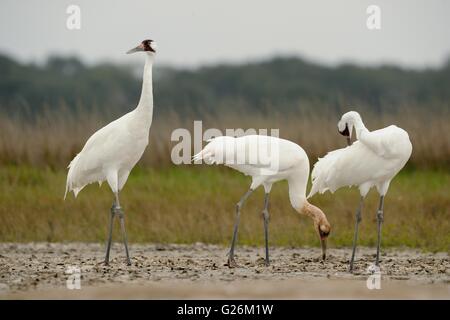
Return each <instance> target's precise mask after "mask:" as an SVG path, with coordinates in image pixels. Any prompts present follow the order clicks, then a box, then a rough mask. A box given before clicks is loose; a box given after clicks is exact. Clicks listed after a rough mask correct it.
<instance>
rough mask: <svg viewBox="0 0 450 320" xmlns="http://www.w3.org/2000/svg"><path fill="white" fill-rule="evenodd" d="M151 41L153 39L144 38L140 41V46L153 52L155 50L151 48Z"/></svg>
mask: <svg viewBox="0 0 450 320" xmlns="http://www.w3.org/2000/svg"><path fill="white" fill-rule="evenodd" d="M152 42H153V40H144V41H142V47H143V48H144V51H151V52H155V50H153V48H152V46H151V43H152Z"/></svg>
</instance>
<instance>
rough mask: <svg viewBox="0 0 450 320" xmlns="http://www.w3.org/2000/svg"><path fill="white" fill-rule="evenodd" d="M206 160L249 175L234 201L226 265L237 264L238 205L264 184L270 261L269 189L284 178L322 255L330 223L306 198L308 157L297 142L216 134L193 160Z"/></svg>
mask: <svg viewBox="0 0 450 320" xmlns="http://www.w3.org/2000/svg"><path fill="white" fill-rule="evenodd" d="M200 160H203V161H204V162H205V163H207V164H223V165H225V166H228V167H230V168H233V169H235V170H237V171H239V172H242V173H244V174H245V175H249V176H251V177H252V184H251V186H250V189H249V190H248V191H247V192H246V193H245V194H244V196H243V197H242V198H241V199H240V200H239V202H238V203H237V204H236V218H235V219H236V220H235V225H234V231H233V238H232V241H231V248H230V252H229V255H228V266H229V267H234V266H236V262H235V260H234V247H235V243H236V239H237V232H238V226H239V219H240V213H241V208H242V206H243V205H244V202H245V201H246V200H247V198H248V197H249V196H250V195H251V194H252V192H253V191H254V190H255V189H256V188H258V187H259V186H261V185H262V186H263V187H264V191H265V198H264V208H263V211H262V213H263V219H264V237H265V247H266V260H265V262H266V265H268V264H269V243H268V241H269V240H268V223H269V211H268V207H269V193H270V190H271V188H272V185H273V183H275V182H277V181H280V180H287V181H288V184H289V199H290V201H291V204H292V207H294V209H295V210H296V211H297V212H298V213H300V214H302V215H306V216H308V217H310V218H311V219H312V221H313V225H314V230H315V232H316V233H317V235H318V237H319V239H320V242H321V245H322V257H323V259H325V256H326V240H327V238H328V235H329V233H330V230H331V227H330V224H329V223H328V220H327V217H326V216H325V214H324V213H323V212H322V210H320V209H319V208H318V207H316V206H314V205H312V204H310V203H309V202H308V201H307V200H306V186H307V183H308V178H309V160H308V157H307V155H306V153H305V151H304V150H303V149H302V148H301V147H300V146H299V145H297V144H295V143H293V142H291V141H288V140H284V139H279V138H276V137H270V136H261V135H248V136H243V137H238V138H234V137H227V136H222V137H216V138H213V139H211V140H209V143H208V144H207V145H206V146H205V148H203V150H202V151H200V152H199V153H198V154H196V155H195V156H194V161H200Z"/></svg>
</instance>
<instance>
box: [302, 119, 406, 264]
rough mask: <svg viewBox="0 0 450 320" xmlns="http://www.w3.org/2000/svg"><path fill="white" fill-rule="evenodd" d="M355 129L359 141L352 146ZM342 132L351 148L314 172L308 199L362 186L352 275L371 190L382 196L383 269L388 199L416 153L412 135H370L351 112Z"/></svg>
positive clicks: (391, 131) (390, 131)
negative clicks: (410, 137)
mask: <svg viewBox="0 0 450 320" xmlns="http://www.w3.org/2000/svg"><path fill="white" fill-rule="evenodd" d="M353 129H354V130H355V133H356V139H357V141H356V142H355V143H353V144H352V145H350V141H351V136H352V132H353ZM338 130H339V132H340V133H341V134H342V135H344V136H346V137H347V142H348V144H349V146H348V147H346V148H343V149H338V150H334V151H331V152H329V153H328V154H327V155H326V156H325V157H324V158H321V159H319V161H318V162H317V163H316V164H315V165H314V169H313V171H312V183H313V185H312V188H311V192H310V194H309V195H308V198H310V197H311V196H313V195H314V194H315V193H316V192H319V193H324V192H325V191H327V190H329V191H330V192H332V193H333V192H334V191H336V190H337V189H339V188H341V187H344V186H358V187H359V192H360V195H361V199H360V204H359V207H358V209H357V211H356V223H355V233H354V238H353V249H352V257H351V260H350V271H352V270H353V263H354V260H355V250H356V242H357V239H358V227H359V223H360V222H361V211H362V207H363V202H364V198H365V197H366V195H367V193H368V192H369V190H370V188H372V187H373V186H375V187H376V188H377V191H378V193H379V194H380V202H379V206H378V211H377V231H378V240H377V256H376V261H375V264H376V266H379V262H380V245H381V225H382V222H383V205H384V196H385V195H386V193H387V191H388V188H389V184H390V182H391V180H392V178H394V176H395V175H396V174H397V173H398V172H399V171H400V170H401V169H402V168H403V166H404V165H405V164H406V162H407V161H408V159H409V157H410V156H411V152H412V144H411V141H410V140H409V136H408V133H407V132H406V131H405V130H403V129H401V128H399V127H397V126H395V125H391V126H389V127H386V128H383V129H379V130H375V131H369V130H367V128H366V127H365V126H364V123H363V122H362V120H361V116H360V115H359V114H358V113H357V112H355V111H350V112H347V113H345V114H344V115H343V116H342V118H341V120H340V121H339V123H338Z"/></svg>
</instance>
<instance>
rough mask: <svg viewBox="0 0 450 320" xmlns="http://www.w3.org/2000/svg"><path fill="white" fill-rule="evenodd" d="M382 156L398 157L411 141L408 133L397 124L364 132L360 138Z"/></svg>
mask: <svg viewBox="0 0 450 320" xmlns="http://www.w3.org/2000/svg"><path fill="white" fill-rule="evenodd" d="M358 140H359V141H361V142H362V143H363V144H365V145H366V146H367V147H368V148H369V149H371V150H372V151H373V152H374V153H376V154H377V155H378V156H380V157H384V158H392V157H398V156H399V155H401V154H402V153H403V149H404V146H405V145H407V144H408V143H409V144H410V142H409V136H408V133H407V132H406V131H405V130H403V129H402V128H399V127H397V126H395V125H391V126H388V127H386V128H383V129H379V130H374V131H369V132H364V133H363V134H362V135H361V136H360V137H359V139H358Z"/></svg>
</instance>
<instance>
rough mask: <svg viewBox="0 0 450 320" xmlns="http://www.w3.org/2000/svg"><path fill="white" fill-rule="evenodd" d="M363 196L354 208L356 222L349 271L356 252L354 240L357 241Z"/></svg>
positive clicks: (351, 269) (351, 268)
mask: <svg viewBox="0 0 450 320" xmlns="http://www.w3.org/2000/svg"><path fill="white" fill-rule="evenodd" d="M363 202H364V198H363V197H361V201H360V202H359V207H358V209H357V210H356V222H355V234H354V236H353V249H352V258H351V259H350V269H349V271H350V272H352V271H353V263H354V261H355V253H356V242H357V241H358V228H359V223H360V222H361V211H362V207H363Z"/></svg>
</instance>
